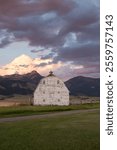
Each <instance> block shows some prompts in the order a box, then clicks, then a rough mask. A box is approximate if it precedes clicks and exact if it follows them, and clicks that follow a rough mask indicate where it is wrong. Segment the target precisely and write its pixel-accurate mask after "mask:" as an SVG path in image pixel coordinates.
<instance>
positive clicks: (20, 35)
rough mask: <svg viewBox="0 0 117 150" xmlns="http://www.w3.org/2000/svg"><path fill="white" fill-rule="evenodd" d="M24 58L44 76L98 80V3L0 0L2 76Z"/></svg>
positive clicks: (85, 1) (93, 1) (0, 61)
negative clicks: (32, 61)
mask: <svg viewBox="0 0 117 150" xmlns="http://www.w3.org/2000/svg"><path fill="white" fill-rule="evenodd" d="M22 54H25V55H28V56H30V57H31V59H32V58H37V60H39V61H40V62H39V66H38V68H36V70H38V72H39V73H40V74H42V75H47V74H48V71H49V70H54V71H55V73H56V74H57V75H58V76H60V77H62V78H64V79H67V78H71V77H73V76H78V75H84V76H91V77H99V0H82V1H80V0H43V1H42V0H20V1H19V0H8V1H4V0H0V67H2V68H1V69H0V75H2V74H3V68H4V67H3V66H5V67H6V64H9V63H10V64H9V65H7V68H8V67H11V66H12V65H11V61H12V60H13V59H15V58H16V57H19V56H20V55H22ZM48 61H49V62H48ZM15 69H16V70H15ZM26 69H27V68H25V69H23V68H22V69H21V71H22V72H26ZM32 69H33V68H32ZM23 70H25V71H23ZM30 70H31V66H30V68H28V70H27V71H28V72H29V71H30ZM9 71H10V70H9ZM9 71H8V70H7V73H8V74H9V73H10V72H12V71H10V72H9ZM14 72H17V67H16V68H14Z"/></svg>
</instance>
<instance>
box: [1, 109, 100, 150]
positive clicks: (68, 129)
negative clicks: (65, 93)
mask: <svg viewBox="0 0 117 150" xmlns="http://www.w3.org/2000/svg"><path fill="white" fill-rule="evenodd" d="M99 145H100V144H99V111H94V112H86V113H80V114H71V115H67V116H66V115H63V116H55V117H49V118H42V119H35V120H28V121H20V122H11V123H1V124H0V149H1V150H99Z"/></svg>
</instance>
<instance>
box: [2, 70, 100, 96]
mask: <svg viewBox="0 0 117 150" xmlns="http://www.w3.org/2000/svg"><path fill="white" fill-rule="evenodd" d="M42 78H43V76H41V75H40V74H39V73H38V72H36V71H32V72H31V73H27V74H24V75H19V74H13V75H6V76H0V95H13V94H21V95H28V94H32V93H33V92H34V90H35V88H36V87H37V84H38V83H39V81H40V80H41V79H42ZM65 84H66V86H67V87H68V89H69V91H70V95H74V96H78V95H79V96H82V95H83V96H99V95H100V79H99V78H88V77H82V76H78V77H75V78H72V79H70V80H68V81H66V82H65Z"/></svg>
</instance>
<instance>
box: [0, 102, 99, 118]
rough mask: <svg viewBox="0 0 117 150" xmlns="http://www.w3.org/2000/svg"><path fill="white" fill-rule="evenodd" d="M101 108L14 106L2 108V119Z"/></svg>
mask: <svg viewBox="0 0 117 150" xmlns="http://www.w3.org/2000/svg"><path fill="white" fill-rule="evenodd" d="M95 108H99V103H92V104H80V105H70V106H17V107H16V106H14V107H0V118H4V117H15V116H25V115H33V114H44V113H48V112H58V111H70V110H81V109H95Z"/></svg>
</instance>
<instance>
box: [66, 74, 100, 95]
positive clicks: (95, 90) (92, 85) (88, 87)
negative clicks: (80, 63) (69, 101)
mask: <svg viewBox="0 0 117 150" xmlns="http://www.w3.org/2000/svg"><path fill="white" fill-rule="evenodd" d="M65 84H66V86H67V87H68V89H69V91H70V95H75V96H100V79H99V78H89V77H83V76H78V77H74V78H72V79H70V80H68V81H66V82H65Z"/></svg>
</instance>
